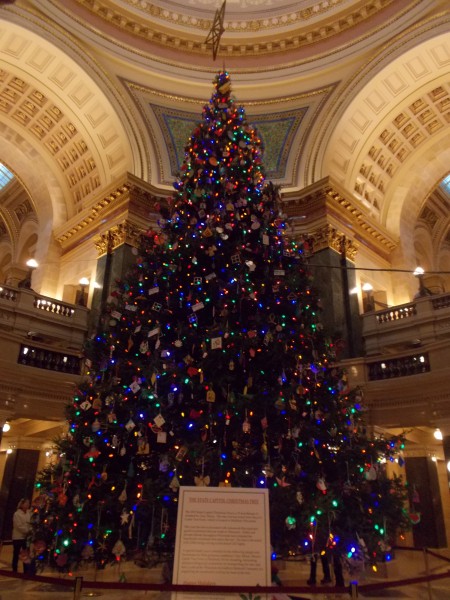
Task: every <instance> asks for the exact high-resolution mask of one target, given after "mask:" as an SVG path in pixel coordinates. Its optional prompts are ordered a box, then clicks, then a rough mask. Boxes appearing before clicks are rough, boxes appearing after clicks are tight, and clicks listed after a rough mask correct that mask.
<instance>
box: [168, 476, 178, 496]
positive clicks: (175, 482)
mask: <svg viewBox="0 0 450 600" xmlns="http://www.w3.org/2000/svg"><path fill="white" fill-rule="evenodd" d="M179 487H180V482H179V481H178V479H177V477H176V476H175V475H174V476H173V477H172V481H171V482H170V483H169V488H170V489H171V490H172V492H174V493H175V492H177V491H178V489H179Z"/></svg>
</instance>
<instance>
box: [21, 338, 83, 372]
mask: <svg viewBox="0 0 450 600" xmlns="http://www.w3.org/2000/svg"><path fill="white" fill-rule="evenodd" d="M17 362H18V363H20V364H22V365H27V366H29V367H37V368H38V369H47V370H49V371H59V372H60V373H72V375H80V373H81V359H80V357H79V356H74V355H72V354H66V353H64V352H54V351H53V350H46V349H45V348H39V347H35V346H29V345H28V344H21V346H20V352H19V356H18V359H17Z"/></svg>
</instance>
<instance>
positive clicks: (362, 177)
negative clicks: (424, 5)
mask: <svg viewBox="0 0 450 600" xmlns="http://www.w3.org/2000/svg"><path fill="white" fill-rule="evenodd" d="M448 19H449V16H448V15H442V14H440V15H436V16H435V17H434V18H433V19H430V21H429V22H427V23H426V24H425V25H422V27H421V29H420V30H415V29H414V28H410V30H408V31H407V33H406V34H405V35H404V36H400V37H399V38H398V39H397V40H396V42H395V43H394V44H393V45H392V46H389V47H385V48H383V49H382V50H381V52H380V53H379V54H378V55H377V56H375V57H374V58H373V59H372V60H371V62H370V63H369V64H368V65H367V66H366V67H365V68H364V69H363V70H362V71H360V72H358V74H357V75H356V77H355V78H354V79H353V80H352V81H350V83H349V84H348V85H347V86H346V87H345V89H342V88H341V89H340V90H339V91H338V95H337V96H336V95H335V97H334V99H333V101H332V102H330V106H329V117H328V118H327V119H325V120H324V121H323V123H321V126H320V129H319V133H318V135H317V137H316V140H315V142H314V145H315V149H314V150H313V152H312V155H313V156H312V159H311V161H310V167H309V168H310V171H309V173H308V177H309V178H310V180H311V182H313V181H314V180H317V179H320V178H321V177H324V176H326V175H330V176H332V177H333V178H334V179H335V180H336V181H338V182H339V183H340V184H341V185H343V186H344V187H345V189H347V190H349V191H351V192H352V193H353V195H354V196H355V198H356V199H358V200H359V201H360V202H361V203H362V204H363V205H364V206H365V207H366V209H367V210H368V211H369V213H370V214H371V216H372V217H373V218H374V219H376V220H378V221H379V222H381V223H382V224H383V225H384V226H386V227H387V229H388V230H389V231H390V232H391V233H392V234H393V235H395V236H399V235H400V215H401V214H402V212H403V204H404V203H405V202H406V200H407V199H408V204H409V208H408V210H409V209H410V208H411V198H410V195H409V194H410V191H411V189H412V185H410V181H408V177H409V175H410V174H411V173H413V172H414V170H416V171H417V169H416V164H419V163H425V164H430V166H432V173H428V174H427V182H422V183H421V185H420V190H421V194H422V195H421V197H420V198H418V196H419V194H418V193H417V190H416V189H414V190H413V191H414V196H415V198H417V200H416V201H418V202H419V203H421V201H423V198H424V192H425V190H426V191H427V192H428V193H429V192H430V190H431V187H432V186H431V185H430V179H431V177H433V184H434V185H436V183H437V181H438V180H439V178H441V177H442V175H443V173H444V172H445V169H443V167H442V164H443V163H444V162H445V160H446V154H447V149H448V146H449V145H450V144H449V142H448V139H449V137H450V125H449V122H448V119H447V118H446V111H444V114H443V113H442V110H441V106H442V105H441V104H440V102H441V98H438V96H439V94H443V95H444V96H445V97H447V96H448V97H449V98H450V85H449V81H448V72H449V65H450V40H449V38H448ZM422 103H423V104H424V105H423V106H422ZM425 105H426V106H425ZM422 108H423V112H421V109H422ZM427 110H428V111H429V112H431V113H433V116H436V126H435V127H434V128H433V127H431V126H430V125H431V123H430V122H425V121H424V118H425V112H426V111H427ZM416 134H417V135H416ZM400 146H401V147H402V153H400V150H399V148H400ZM431 155H433V158H431ZM436 161H437V162H436ZM432 163H433V164H432ZM437 163H439V165H438V164H437ZM447 164H448V163H447ZM447 170H448V167H447ZM423 172H424V169H422V168H421V174H422V175H423ZM402 186H403V187H402ZM413 210H414V211H415V212H417V210H418V208H416V207H413Z"/></svg>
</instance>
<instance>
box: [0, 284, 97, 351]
mask: <svg viewBox="0 0 450 600" xmlns="http://www.w3.org/2000/svg"><path fill="white" fill-rule="evenodd" d="M88 315H89V310H88V309H87V308H85V307H84V306H77V305H74V304H69V303H67V302H61V301H60V300H56V299H54V298H49V297H46V296H41V295H40V294H37V293H36V292H33V291H32V290H28V289H25V288H14V287H10V286H5V285H0V333H1V332H5V331H9V332H11V333H12V334H13V335H14V336H15V337H16V339H17V337H19V338H20V337H26V338H28V339H30V338H31V339H33V340H34V341H38V340H42V341H43V345H44V346H53V345H57V344H58V343H59V344H60V345H61V347H62V349H63V351H64V350H67V349H70V348H73V349H74V350H77V351H79V350H80V349H81V347H82V345H83V342H84V339H85V336H86V333H87V329H88Z"/></svg>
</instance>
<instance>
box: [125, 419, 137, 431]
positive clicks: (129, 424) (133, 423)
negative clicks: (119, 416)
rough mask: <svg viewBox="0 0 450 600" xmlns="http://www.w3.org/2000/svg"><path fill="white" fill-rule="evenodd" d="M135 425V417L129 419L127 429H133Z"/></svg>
mask: <svg viewBox="0 0 450 600" xmlns="http://www.w3.org/2000/svg"><path fill="white" fill-rule="evenodd" d="M135 427H136V423H135V422H134V421H133V419H129V420H128V422H127V423H126V425H125V429H126V430H127V431H132V430H133V429H134V428H135Z"/></svg>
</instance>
